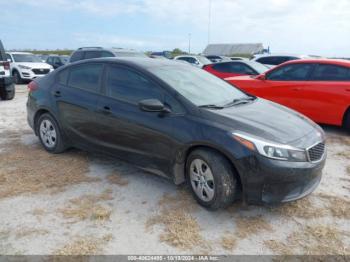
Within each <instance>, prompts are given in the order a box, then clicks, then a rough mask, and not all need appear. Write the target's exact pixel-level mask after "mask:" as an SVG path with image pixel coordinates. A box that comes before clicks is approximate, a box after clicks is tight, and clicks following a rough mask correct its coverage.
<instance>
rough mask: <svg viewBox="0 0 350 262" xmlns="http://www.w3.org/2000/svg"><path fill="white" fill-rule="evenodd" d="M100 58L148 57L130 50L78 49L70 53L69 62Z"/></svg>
mask: <svg viewBox="0 0 350 262" xmlns="http://www.w3.org/2000/svg"><path fill="white" fill-rule="evenodd" d="M101 57H144V58H146V57H148V56H146V55H145V54H144V53H141V52H137V51H135V50H132V49H123V48H103V47H80V48H78V49H77V50H76V51H74V52H73V53H72V55H71V56H70V59H69V62H70V63H72V62H76V61H80V60H84V59H91V58H101Z"/></svg>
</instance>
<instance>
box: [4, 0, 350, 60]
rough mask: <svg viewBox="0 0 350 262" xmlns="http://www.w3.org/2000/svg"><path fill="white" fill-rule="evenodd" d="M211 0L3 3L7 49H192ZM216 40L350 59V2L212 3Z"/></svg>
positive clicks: (203, 35) (204, 35)
mask: <svg viewBox="0 0 350 262" xmlns="http://www.w3.org/2000/svg"><path fill="white" fill-rule="evenodd" d="M209 1H210V0H46V1H39V0H37V1H35V0H11V1H9V0H0V7H1V16H0V39H1V40H2V41H3V43H4V45H5V47H7V48H8V49H23V48H35V49H52V48H54V49H56V48H77V47H79V46H95V45H98V46H106V47H112V46H113V47H128V48H135V49H138V50H143V51H147V50H170V49H173V48H175V47H179V48H181V49H184V50H187V49H188V38H189V34H191V46H192V51H193V52H201V51H202V50H203V49H204V48H205V46H206V45H207V43H208V17H209ZM209 40H210V42H211V43H247V42H248V43H256V42H260V43H263V44H264V46H266V47H267V46H270V48H271V51H272V52H288V53H298V54H299V53H300V54H315V55H325V56H347V57H350V0H211V26H210V39H209Z"/></svg>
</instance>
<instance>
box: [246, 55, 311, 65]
mask: <svg viewBox="0 0 350 262" xmlns="http://www.w3.org/2000/svg"><path fill="white" fill-rule="evenodd" d="M308 58H316V56H309V55H293V54H263V55H255V56H254V57H253V58H252V59H251V60H253V61H255V62H258V63H260V64H263V65H265V66H267V67H268V68H273V67H275V66H278V65H280V64H282V63H284V62H287V61H291V60H298V59H308Z"/></svg>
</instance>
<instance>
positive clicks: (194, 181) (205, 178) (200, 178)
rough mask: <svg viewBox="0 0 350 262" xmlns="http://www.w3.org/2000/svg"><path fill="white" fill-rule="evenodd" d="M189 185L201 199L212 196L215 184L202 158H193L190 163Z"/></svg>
mask: <svg viewBox="0 0 350 262" xmlns="http://www.w3.org/2000/svg"><path fill="white" fill-rule="evenodd" d="M190 179H191V185H192V188H193V190H194V192H195V194H196V195H197V196H198V197H199V198H200V199H201V200H203V201H205V202H209V201H211V200H212V199H213V198H214V192H215V185H214V177H213V173H212V171H211V169H210V167H209V165H208V164H207V163H206V162H205V161H203V160H202V159H198V158H197V159H194V160H193V161H192V162H191V165H190Z"/></svg>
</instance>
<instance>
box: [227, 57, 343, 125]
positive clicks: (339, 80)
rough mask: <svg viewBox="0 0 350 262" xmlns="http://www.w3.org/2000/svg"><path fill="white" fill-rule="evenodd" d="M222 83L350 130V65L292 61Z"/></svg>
mask: <svg viewBox="0 0 350 262" xmlns="http://www.w3.org/2000/svg"><path fill="white" fill-rule="evenodd" d="M225 80H226V81H228V82H230V83H231V84H233V85H235V86H237V87H239V88H241V89H243V90H245V91H246V92H247V93H250V94H252V95H256V96H259V97H262V98H266V99H268V100H271V101H274V102H276V103H279V104H282V105H285V106H287V107H289V108H292V109H294V110H296V111H298V112H300V113H302V114H304V115H306V116H308V117H309V118H311V119H312V120H314V121H315V122H318V123H322V124H331V125H337V126H342V125H343V126H345V127H346V128H347V129H348V130H350V61H346V60H331V59H317V60H295V61H290V62H286V63H284V64H282V65H280V66H278V67H275V68H273V69H271V70H269V71H267V72H266V73H264V74H261V75H259V76H254V77H253V76H242V77H231V78H226V79H225ZM257 113H258V112H257Z"/></svg>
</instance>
